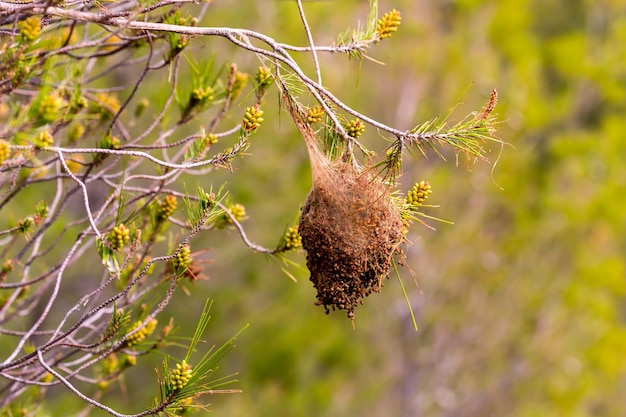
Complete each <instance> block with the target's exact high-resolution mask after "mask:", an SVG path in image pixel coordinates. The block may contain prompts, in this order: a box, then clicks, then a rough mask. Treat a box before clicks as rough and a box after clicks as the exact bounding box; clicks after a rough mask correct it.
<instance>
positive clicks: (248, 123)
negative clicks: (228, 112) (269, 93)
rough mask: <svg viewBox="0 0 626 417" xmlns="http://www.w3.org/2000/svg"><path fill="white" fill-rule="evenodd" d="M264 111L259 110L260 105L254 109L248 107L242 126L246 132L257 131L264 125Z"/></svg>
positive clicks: (256, 105)
mask: <svg viewBox="0 0 626 417" xmlns="http://www.w3.org/2000/svg"><path fill="white" fill-rule="evenodd" d="M262 116H263V110H261V109H260V108H259V105H258V104H255V105H254V106H253V107H246V112H245V113H244V116H243V120H242V126H243V129H244V130H246V131H251V132H253V131H255V130H257V129H258V128H259V127H260V126H261V123H263V117H262Z"/></svg>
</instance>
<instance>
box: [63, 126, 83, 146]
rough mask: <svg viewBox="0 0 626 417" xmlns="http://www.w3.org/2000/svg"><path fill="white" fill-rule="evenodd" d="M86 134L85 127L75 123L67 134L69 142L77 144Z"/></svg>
mask: <svg viewBox="0 0 626 417" xmlns="http://www.w3.org/2000/svg"><path fill="white" fill-rule="evenodd" d="M84 134H85V126H84V125H83V124H81V123H74V124H72V126H71V127H70V129H69V131H68V132H67V140H68V141H69V142H70V143H74V142H76V141H77V140H78V139H80V138H81V137H82V136H83V135H84Z"/></svg>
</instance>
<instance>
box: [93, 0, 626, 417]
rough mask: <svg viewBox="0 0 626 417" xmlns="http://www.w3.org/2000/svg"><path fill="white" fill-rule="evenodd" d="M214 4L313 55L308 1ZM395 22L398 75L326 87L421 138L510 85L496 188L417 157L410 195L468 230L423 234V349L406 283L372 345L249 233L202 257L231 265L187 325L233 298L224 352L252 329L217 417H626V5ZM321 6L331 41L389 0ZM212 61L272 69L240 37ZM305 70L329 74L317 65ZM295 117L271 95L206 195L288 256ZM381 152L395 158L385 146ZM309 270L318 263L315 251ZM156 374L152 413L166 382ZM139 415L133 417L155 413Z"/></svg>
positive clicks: (326, 61)
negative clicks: (232, 390)
mask: <svg viewBox="0 0 626 417" xmlns="http://www.w3.org/2000/svg"><path fill="white" fill-rule="evenodd" d="M211 7H212V9H211V11H210V12H209V14H208V16H207V18H206V19H205V21H203V22H201V24H205V25H215V26H236V27H246V28H251V29H254V30H257V31H260V32H264V33H266V34H268V35H269V36H272V37H274V38H276V39H277V40H279V41H283V42H292V43H295V44H299V45H304V44H305V37H304V33H303V31H302V28H301V24H300V21H299V18H298V15H297V10H296V6H295V4H294V3H293V2H290V1H278V0H258V1H254V2H253V1H225V0H221V1H220V0H216V1H215V2H214V4H213V5H212V6H211ZM394 7H395V8H397V9H398V10H400V11H401V13H402V18H403V20H402V25H401V27H400V30H399V32H398V33H396V34H395V35H394V36H393V37H392V38H391V39H389V40H384V41H382V42H381V43H380V44H379V46H378V47H376V48H374V49H371V50H370V51H369V55H370V56H371V57H373V58H374V59H376V60H378V61H382V62H384V63H385V64H386V65H384V66H383V65H379V64H377V63H375V62H372V61H369V60H365V61H364V62H363V64H362V66H361V67H360V66H359V63H358V62H356V61H349V60H348V59H347V57H345V56H339V55H331V56H328V55H322V57H321V61H322V67H323V71H322V73H323V77H324V82H325V84H326V85H327V87H328V88H329V89H330V90H331V91H334V93H335V95H336V96H338V97H339V98H340V99H342V100H343V101H345V102H346V103H347V104H349V105H351V106H353V108H355V109H356V110H358V111H360V112H362V113H364V114H366V115H368V116H370V117H373V118H375V119H378V120H380V121H382V122H384V123H387V124H389V125H392V126H394V127H397V128H400V129H410V128H412V127H413V126H415V125H417V124H418V123H420V122H423V121H425V120H428V119H430V118H432V117H435V116H439V115H442V114H446V113H447V112H448V111H449V109H450V108H452V107H453V106H455V105H457V104H458V107H457V109H456V110H455V111H454V113H453V114H452V117H451V119H452V120H453V121H454V120H459V119H461V118H462V117H464V116H465V115H466V114H468V113H469V112H471V111H476V110H479V109H480V108H481V107H482V106H483V105H484V104H485V103H486V102H487V100H488V98H489V94H490V92H491V90H492V89H494V88H496V89H497V90H498V92H499V97H500V100H499V104H498V107H497V109H496V112H497V113H498V115H499V117H500V119H501V120H502V124H501V125H500V129H499V133H498V134H499V136H500V137H501V138H502V139H503V140H504V141H505V142H506V143H507V145H506V146H504V147H503V149H500V148H499V147H497V146H494V147H493V148H492V152H491V154H490V160H491V161H492V162H494V161H496V160H497V165H496V166H495V169H493V171H492V169H491V166H490V165H487V164H484V163H481V162H478V163H476V164H473V163H470V164H467V163H466V161H465V160H463V158H461V159H460V160H459V163H458V164H456V161H455V156H454V154H452V153H447V154H446V155H447V156H448V160H447V161H442V160H441V159H439V158H438V157H437V156H436V155H435V154H432V155H430V156H429V158H428V159H419V160H412V161H409V160H407V161H405V172H404V175H403V177H402V187H403V189H404V190H406V189H408V188H409V187H410V186H411V185H412V184H413V183H414V182H415V181H419V180H422V179H425V180H427V181H429V182H430V183H431V185H432V187H433V191H434V192H433V195H432V196H431V200H430V201H432V204H438V205H440V207H439V208H436V209H431V210H429V212H428V213H429V214H431V215H434V216H436V217H440V218H443V219H446V220H450V221H453V222H454V225H448V224H445V223H436V222H431V225H432V226H434V227H436V229H437V230H436V231H432V230H429V229H427V228H425V227H420V226H419V225H418V226H414V227H413V229H412V231H411V233H410V235H409V238H410V239H411V240H412V241H413V242H414V244H413V245H412V246H411V247H410V248H409V249H408V250H407V261H406V263H407V265H408V268H405V270H404V271H403V273H402V279H403V282H404V284H405V286H406V288H407V291H408V292H409V299H410V302H411V304H412V308H413V310H414V311H415V313H416V318H417V322H418V325H419V331H418V332H415V331H414V329H413V327H412V323H411V319H410V315H409V310H408V307H407V305H406V301H405V299H404V297H403V294H402V291H401V288H400V284H399V282H398V280H397V279H396V278H392V279H390V280H389V281H387V283H386V285H385V287H384V289H383V292H382V293H381V294H375V295H373V296H371V297H369V298H368V299H367V301H366V303H365V305H364V306H361V307H359V308H358V309H357V311H356V329H355V330H353V328H352V324H351V322H350V320H348V319H347V318H346V316H345V314H344V313H343V312H335V313H334V314H331V315H329V316H327V315H325V314H324V311H323V309H322V308H321V307H316V306H314V301H315V293H314V290H313V288H312V284H311V283H310V282H309V281H308V275H307V272H306V270H296V271H293V270H292V272H293V273H294V274H295V275H296V276H297V277H298V282H296V283H294V282H292V281H291V280H290V279H289V278H288V277H287V276H286V275H285V274H284V273H283V272H281V268H280V265H279V264H277V263H276V262H274V261H272V260H269V259H267V258H266V257H264V256H263V255H259V254H255V253H251V252H250V251H249V250H248V249H247V248H246V247H245V245H244V244H243V243H242V242H241V240H240V239H239V237H238V235H237V233H236V232H235V231H232V232H229V233H228V234H218V235H210V236H206V237H204V238H197V239H196V240H194V242H193V243H192V245H193V248H194V249H197V248H203V247H206V248H209V252H208V254H209V257H210V258H211V259H213V260H214V262H213V263H211V264H210V265H208V267H207V270H206V273H207V274H208V275H209V276H210V279H209V280H208V281H202V282H199V283H198V284H196V286H195V287H194V291H193V293H192V294H191V295H190V296H187V295H184V294H182V293H181V294H178V295H177V298H176V303H175V304H174V307H173V308H172V309H171V312H172V314H173V315H175V316H176V315H178V317H182V319H178V322H179V323H181V322H183V321H184V319H185V318H187V317H188V318H189V322H190V323H191V322H194V323H195V320H196V319H197V316H198V314H199V310H200V309H201V306H202V304H203V301H202V299H203V298H205V297H209V298H211V299H213V300H214V305H213V310H212V313H213V314H212V315H213V319H212V321H211V324H210V325H209V330H208V334H209V335H210V337H211V340H210V342H214V343H220V342H222V341H224V340H226V339H227V338H228V337H230V336H231V335H232V334H234V333H236V332H237V331H238V330H239V329H240V328H241V327H243V326H244V325H245V324H246V323H249V324H250V327H249V328H248V329H247V330H246V331H245V332H244V333H243V334H242V335H241V336H240V338H239V340H238V343H237V345H238V346H237V348H236V349H235V350H234V351H233V352H232V353H231V354H230V355H229V356H228V357H227V358H226V360H225V362H224V366H223V367H224V371H225V372H235V371H236V372H239V375H238V379H239V381H240V382H239V383H238V385H237V387H239V388H241V389H243V393H242V394H235V395H224V396H214V397H213V398H211V402H212V405H211V408H212V409H213V413H214V415H228V416H233V417H236V416H328V417H334V416H337V417H339V416H362V417H370V416H371V417H373V416H399V417H400V416H406V417H409V416H424V417H439V416H442V417H443V416H457V417H459V416H463V417H478V416H480V417H484V416H520V417H532V416H575V417H578V416H615V417H618V416H624V415H626V401H625V400H624V392H626V325H625V324H626V323H625V318H626V309H625V304H624V295H625V294H626V275H625V260H624V259H625V255H626V216H625V215H624V206H626V168H625V167H624V165H625V162H626V158H625V156H624V155H625V154H626V146H625V145H624V139H623V138H624V134H623V132H624V131H626V112H625V109H626V64H625V62H624V60H625V59H626V58H625V57H626V4H625V3H624V1H623V0H613V1H611V0H605V1H603V0H596V1H582V0H534V1H531V0H509V1H496V0H492V1H472V0H459V1H452V0H448V1H445V0H438V1H434V0H433V1H415V0H395V1H393V2H391V1H383V2H381V3H380V12H381V13H380V14H381V15H382V13H384V12H386V11H388V10H390V9H391V8H394ZM305 8H306V11H307V13H308V18H309V23H310V24H311V27H312V31H313V33H314V36H315V38H316V39H317V44H320V45H321V44H328V43H330V42H332V41H333V40H335V39H336V36H337V35H338V34H339V33H340V32H343V31H344V30H345V29H347V28H348V27H349V26H356V24H357V22H358V21H361V22H364V21H365V18H366V16H367V9H368V2H367V1H363V0H361V1H355V0H335V1H319V2H311V3H306V4H305ZM192 47H193V48H194V49H192V51H193V54H196V58H198V57H200V56H201V55H202V54H206V55H209V54H211V53H213V52H215V53H216V54H217V56H218V59H219V58H222V59H225V60H232V61H234V62H237V63H238V65H239V68H240V69H241V70H244V71H248V72H250V73H253V72H254V70H255V69H256V67H257V66H258V65H259V63H258V61H256V58H255V57H254V56H252V55H248V54H244V53H242V52H241V51H237V50H236V49H235V48H233V47H232V46H230V45H228V44H227V43H226V41H224V40H221V39H200V38H198V39H195V40H194V41H193V42H192ZM300 58H301V62H302V65H303V67H304V68H306V69H307V70H308V71H309V74H312V72H311V65H310V57H309V56H308V55H307V54H302V55H301V57H300ZM357 81H358V83H357ZM276 107H277V105H276V98H275V97H274V96H273V95H272V94H271V93H270V95H269V96H268V98H267V100H266V105H265V108H264V110H265V111H266V115H265V119H266V123H265V124H264V125H263V126H262V128H261V130H260V131H259V133H258V134H257V135H256V136H255V137H254V139H253V144H252V146H251V148H250V149H249V152H250V154H251V155H250V156H249V157H246V158H243V159H241V160H238V161H236V162H235V168H236V170H235V172H234V173H233V174H231V173H228V172H226V171H220V172H218V173H217V174H216V175H215V176H213V177H211V178H203V179H197V177H194V178H192V179H191V180H190V183H189V184H187V187H188V188H190V189H191V188H193V187H195V184H196V183H200V184H202V185H203V186H204V187H205V188H207V189H208V187H209V186H210V184H213V185H219V184H221V182H222V181H228V188H229V189H230V195H231V197H232V199H233V200H234V201H236V202H239V203H242V204H244V205H245V206H246V209H247V212H248V216H249V219H248V220H247V221H246V223H245V225H246V227H247V231H248V233H249V235H250V238H251V239H252V240H253V241H255V242H257V243H259V244H263V245H265V246H269V247H272V246H274V245H275V244H276V243H277V241H278V239H279V237H280V235H281V233H282V232H283V230H284V227H285V226H286V225H287V224H289V223H291V222H293V221H294V219H295V218H296V217H297V215H298V210H299V207H300V204H301V203H302V202H303V200H304V198H305V197H306V195H307V192H308V189H309V186H310V172H309V165H308V160H307V156H306V151H305V147H304V142H303V141H302V140H301V138H300V137H299V136H298V134H297V133H296V132H295V130H294V128H293V126H292V124H291V122H290V120H289V118H288V116H287V115H286V114H284V113H283V114H279V113H278V111H277V109H276ZM365 137H366V139H365V141H366V142H367V144H368V146H370V147H371V148H373V149H378V150H380V149H382V146H383V144H384V142H383V141H382V139H381V137H380V135H379V134H378V133H377V132H376V131H375V130H374V129H373V128H369V129H368V130H367V131H366V134H365ZM500 152H501V154H500ZM291 259H294V260H296V261H298V262H300V263H301V264H304V256H303V254H300V255H295V256H292V257H291ZM409 268H410V269H411V270H413V271H414V273H415V274H416V276H417V283H418V285H419V287H418V285H416V284H415V283H414V280H413V278H412V276H411V274H410V273H409V272H408V269H409ZM194 306H195V307H194ZM190 331H191V329H190V330H189V331H188V332H190ZM188 332H187V333H188ZM181 333H185V332H181ZM147 376H148V377H149V378H150V381H151V382H149V383H148V384H147V385H146V387H147V388H146V396H147V397H151V396H153V395H154V394H153V393H152V390H151V389H152V387H153V386H154V388H155V389H156V383H154V382H152V380H153V375H152V374H148V375H147ZM143 377H146V374H145V373H144V374H143ZM134 378H137V380H136V382H134V384H139V383H143V384H146V383H145V382H141V381H142V380H140V379H139V376H138V375H136V376H135V377H134ZM129 381H130V382H129V383H128V384H129V385H132V384H133V382H132V381H134V379H133V377H132V376H130V377H129ZM122 391H123V390H122ZM129 391H132V390H131V389H129ZM115 395H119V394H117V393H116V394H114V396H115ZM105 402H106V401H105ZM129 403H130V404H131V405H132V406H131V407H130V408H131V409H132V410H134V412H136V411H137V406H138V403H140V404H143V402H142V401H137V398H134V397H133V400H132V401H130V400H129ZM140 408H141V407H140ZM129 411H130V410H129Z"/></svg>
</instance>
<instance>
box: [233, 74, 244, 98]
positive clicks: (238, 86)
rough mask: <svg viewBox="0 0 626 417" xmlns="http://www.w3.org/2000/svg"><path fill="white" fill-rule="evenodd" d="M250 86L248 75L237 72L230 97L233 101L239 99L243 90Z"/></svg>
mask: <svg viewBox="0 0 626 417" xmlns="http://www.w3.org/2000/svg"><path fill="white" fill-rule="evenodd" d="M246 84H248V74H246V73H243V72H239V71H236V72H235V79H234V80H233V85H232V87H231V90H230V95H231V98H232V99H233V100H235V99H237V97H239V94H241V91H242V90H243V88H244V87H245V86H246Z"/></svg>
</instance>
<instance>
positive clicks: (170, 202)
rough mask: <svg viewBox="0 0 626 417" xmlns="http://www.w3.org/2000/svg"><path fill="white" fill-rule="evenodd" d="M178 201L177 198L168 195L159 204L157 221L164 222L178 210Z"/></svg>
mask: <svg viewBox="0 0 626 417" xmlns="http://www.w3.org/2000/svg"><path fill="white" fill-rule="evenodd" d="M177 205H178V201H177V199H176V196H173V195H168V196H165V198H164V199H163V200H161V202H160V203H159V212H158V213H157V220H158V221H159V222H163V221H165V220H167V219H168V218H169V217H170V216H171V215H172V214H173V213H174V210H176V206H177Z"/></svg>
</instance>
